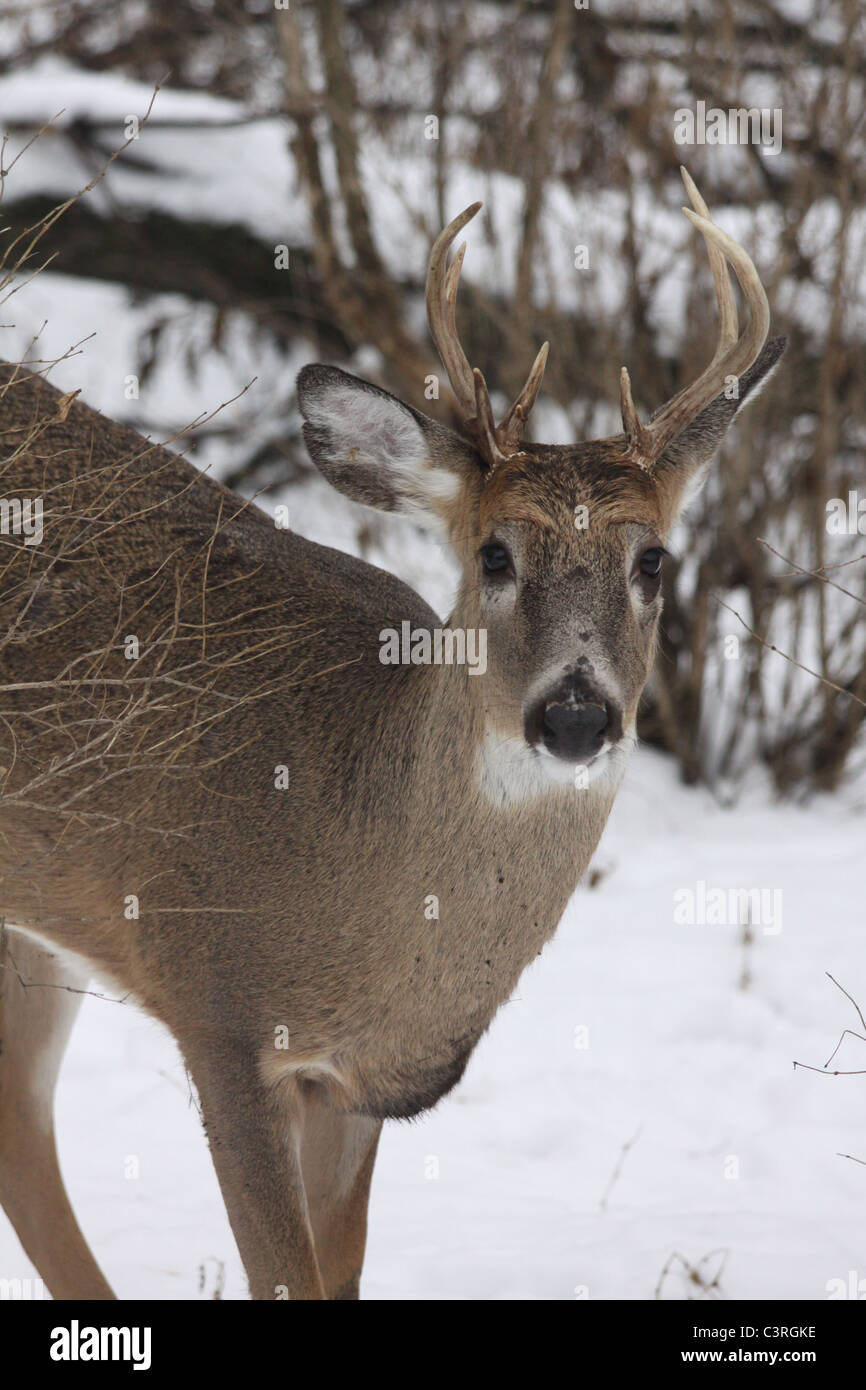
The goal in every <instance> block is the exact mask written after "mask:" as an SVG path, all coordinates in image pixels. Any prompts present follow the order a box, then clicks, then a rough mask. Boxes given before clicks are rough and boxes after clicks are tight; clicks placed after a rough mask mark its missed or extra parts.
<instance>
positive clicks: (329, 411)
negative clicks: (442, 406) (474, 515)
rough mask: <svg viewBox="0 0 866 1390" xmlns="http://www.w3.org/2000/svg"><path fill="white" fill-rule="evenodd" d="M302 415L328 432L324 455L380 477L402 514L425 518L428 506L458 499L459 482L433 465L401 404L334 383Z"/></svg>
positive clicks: (418, 429) (415, 424) (420, 432)
mask: <svg viewBox="0 0 866 1390" xmlns="http://www.w3.org/2000/svg"><path fill="white" fill-rule="evenodd" d="M306 416H307V419H308V420H309V421H310V423H311V424H312V425H315V426H316V427H318V428H322V429H326V430H328V431H329V432H330V436H331V447H330V449H329V451H328V453H329V456H330V457H331V458H332V459H333V461H334V462H335V463H341V464H346V463H349V462H351V464H352V467H353V468H356V469H357V470H358V472H359V473H363V472H365V471H366V472H369V473H373V474H377V475H379V476H380V477H381V476H383V475H384V478H385V480H386V482H387V484H388V486H389V487H390V488H391V490H392V491H393V492H395V493H396V494H397V496H398V497H399V498H400V500H401V502H402V506H401V508H400V510H401V512H403V513H406V514H409V515H416V516H417V519H418V520H424V519H428V518H427V517H426V512H427V509H428V508H430V507H433V506H434V505H435V503H436V502H448V501H450V500H451V499H453V498H454V497H456V495H457V492H458V491H459V487H460V482H459V479H458V478H457V476H456V475H455V474H453V473H448V472H446V471H445V470H444V469H442V468H434V467H432V465H431V463H430V455H429V451H428V448H427V441H426V439H425V437H424V431H423V430H422V429H421V427H420V425H419V424H418V422H417V420H416V419H415V418H414V416H413V415H411V414H410V412H409V411H408V410H405V409H404V408H403V406H402V405H400V404H399V402H397V401H392V400H389V399H388V398H387V397H386V396H379V395H377V394H376V393H375V392H373V391H363V390H360V391H359V390H358V388H357V387H355V386H348V385H347V386H341V385H336V386H330V387H329V388H328V389H327V390H326V391H321V392H319V393H317V394H315V395H314V396H312V398H311V399H310V398H308V399H307V402H306Z"/></svg>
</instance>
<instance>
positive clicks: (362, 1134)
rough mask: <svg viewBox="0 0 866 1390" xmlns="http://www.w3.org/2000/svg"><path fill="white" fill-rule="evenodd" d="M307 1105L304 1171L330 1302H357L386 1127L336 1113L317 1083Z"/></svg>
mask: <svg viewBox="0 0 866 1390" xmlns="http://www.w3.org/2000/svg"><path fill="white" fill-rule="evenodd" d="M302 1104H303V1111H302V1123H303V1128H302V1134H301V1168H302V1171H303V1174H304V1189H305V1191H306V1194H307V1203H308V1206H309V1212H310V1223H311V1225H312V1228H313V1237H314V1240H315V1246H316V1258H317V1260H318V1262H319V1269H320V1271H321V1274H322V1282H323V1284H324V1287H325V1297H326V1298H330V1299H355V1298H358V1297H359V1285H360V1280H361V1266H362V1265H363V1263H364V1247H365V1245H366V1241H367V1203H368V1201H369V1198H370V1182H371V1179H372V1177H373V1165H374V1164H375V1161H376V1148H377V1146H378V1143H379V1135H380V1133H381V1130H382V1123H381V1121H380V1120H371V1119H368V1118H367V1116H365V1115H347V1114H345V1113H342V1112H340V1111H338V1110H334V1109H333V1108H332V1107H331V1106H330V1105H329V1104H328V1101H327V1095H326V1092H325V1090H324V1088H323V1087H321V1086H318V1085H316V1084H315V1083H309V1084H308V1085H306V1086H305V1087H304V1089H303V1100H302Z"/></svg>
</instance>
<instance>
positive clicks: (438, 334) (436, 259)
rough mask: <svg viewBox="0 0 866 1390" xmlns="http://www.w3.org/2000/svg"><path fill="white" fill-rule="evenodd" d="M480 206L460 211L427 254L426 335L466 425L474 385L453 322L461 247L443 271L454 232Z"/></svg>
mask: <svg viewBox="0 0 866 1390" xmlns="http://www.w3.org/2000/svg"><path fill="white" fill-rule="evenodd" d="M480 208H481V203H472V205H471V206H470V207H468V208H464V210H463V212H461V213H460V214H459V215H458V216H457V217H455V218H454V221H453V222H449V223H448V226H447V227H446V228H445V229H444V230H443V231H441V232H440V233H439V235H438V237H437V238H436V240H435V241H434V243H433V246H432V249H431V251H430V261H429V263H428V266H427V321H428V323H429V325H430V335H431V337H432V339H433V342H434V343H435V344H436V350H437V352H438V353H439V356H440V357H441V359H442V365H443V367H444V368H445V370H446V372H447V373H448V380H449V381H450V382H451V386H452V389H453V391H454V394H455V396H456V397H457V404H458V406H459V407H460V412H461V414H462V415H463V417H464V419H465V420H466V422H467V423H469V422H470V421H471V420H473V419H474V418H475V415H476V408H475V382H474V379H473V376H472V368H471V367H470V365H469V362H468V360H467V357H466V354H465V352H464V351H463V348H462V347H461V346H460V339H459V338H458V336H457V324H456V319H455V302H456V299H457V282H458V280H459V279H460V267H461V266H462V264H463V255H464V253H465V249H466V248H465V246H461V248H460V250H459V251H458V253H457V256H456V257H455V259H454V262H453V264H452V266H451V268H450V270H449V269H448V268H447V261H448V251H449V249H450V247H451V244H452V242H453V241H454V238H455V237H456V236H457V234H458V232H460V231H462V230H463V228H464V227H465V226H466V223H467V222H470V221H471V220H472V218H473V217H474V216H475V214H476V213H477V212H478V211H479V210H480Z"/></svg>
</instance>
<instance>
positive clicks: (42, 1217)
mask: <svg viewBox="0 0 866 1390" xmlns="http://www.w3.org/2000/svg"><path fill="white" fill-rule="evenodd" d="M86 984H87V977H86V976H82V975H80V974H78V973H77V972H75V970H74V968H72V967H70V966H69V965H68V964H67V963H66V962H65V961H62V960H61V959H60V958H59V957H57V956H55V955H53V954H52V953H51V951H50V949H49V948H48V947H45V946H42V945H40V944H39V943H37V942H35V941H33V940H32V939H30V938H28V937H26V936H22V935H20V934H19V933H18V932H10V931H8V930H6V929H4V928H2V927H0V1205H2V1206H3V1208H4V1209H5V1211H6V1214H7V1216H8V1217H9V1220H10V1221H11V1223H12V1225H13V1227H14V1228H15V1232H16V1234H17V1236H18V1239H19V1240H20V1242H21V1244H22V1246H23V1247H24V1249H25V1251H26V1252H27V1255H28V1257H29V1258H30V1259H31V1260H32V1262H33V1264H34V1265H35V1266H36V1268H37V1270H38V1271H39V1274H40V1276H41V1278H42V1279H43V1280H44V1282H45V1284H46V1286H47V1288H48V1289H49V1290H50V1292H51V1294H52V1295H53V1297H54V1298H64V1299H65V1298H82V1299H105V1298H113V1297H114V1294H113V1293H112V1291H111V1288H110V1287H109V1285H108V1284H107V1283H106V1281H105V1278H104V1277H103V1274H102V1271H101V1270H100V1268H99V1266H98V1265H97V1263H96V1261H95V1260H94V1258H93V1256H92V1255H91V1253H90V1250H89V1248H88V1246H87V1243H86V1241H85V1239H84V1236H83V1235H82V1234H81V1230H80V1228H79V1225H78V1222H77V1221H76V1219H75V1215H74V1213H73V1211H72V1208H71V1206H70V1205H69V1198H68V1197H67V1195H66V1188H65V1187H64V1185H63V1178H62V1176H61V1173H60V1166H59V1163H58V1159H57V1148H56V1145H55V1141H54V1088H55V1084H56V1081H57V1073H58V1071H59V1069H60V1063H61V1061H62V1059H63V1053H64V1051H65V1049H66V1044H67V1042H68V1040H69V1034H70V1032H71V1031H72V1025H73V1023H74V1021H75V1016H76V1014H77V1013H78V1009H79V1005H80V1004H81V995H80V994H76V993H73V992H71V989H70V987H72V989H76V988H77V989H82V988H83V987H84V986H85V985H86Z"/></svg>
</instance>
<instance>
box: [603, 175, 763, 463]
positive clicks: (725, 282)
mask: <svg viewBox="0 0 866 1390" xmlns="http://www.w3.org/2000/svg"><path fill="white" fill-rule="evenodd" d="M680 173H681V174H682V176H683V183H684V184H685V186H686V192H687V193H688V195H689V199H690V201H691V204H692V208H694V211H692V208H683V212H684V213H685V215H686V217H687V218H688V219H689V221H690V222H692V223H693V224H694V226H696V227H697V229H698V231H699V232H702V233H703V238H704V241H705V242H706V246H707V255H708V257H709V261H710V269H711V270H712V272H713V281H714V283H715V287H716V298H717V300H718V303H719V341H718V344H717V346H716V351H715V353H714V354H713V360H712V362H710V364H709V366H708V367H707V368H706V370H705V371H703V372H702V373H701V375H700V376H699V377H698V379H697V381H693V382H692V384H691V386H687V387H685V389H684V390H682V391H680V392H678V393H677V395H676V396H673V397H672V398H671V399H670V400H669V401H668V403H667V405H664V406H662V408H661V410H659V411H657V412H656V414H655V415H654V416H653V417H652V419H651V420H650V421H649V423H648V424H646V425H642V424H641V422H640V419H639V418H638V413H637V411H636V410H635V407H634V401H633V400H632V395H631V382H630V380H629V375H628V372H627V370H626V368H625V367H623V369H622V372H621V373H620V397H621V402H622V426H623V429H624V431H625V436H626V453H627V454H628V456H629V457H631V458H632V459H633V460H634V461H635V463H638V464H640V466H641V467H642V468H644V469H646V470H647V471H648V472H649V471H651V470H652V467H653V464H654V463H655V462H656V460H657V459H658V458H659V457H660V455H661V454H663V453H664V451H665V449H666V448H667V446H668V445H669V444H670V442H671V440H672V439H675V438H676V436H677V435H678V434H679V433H680V432H681V431H682V430H683V429H685V427H686V425H688V424H690V423H691V421H692V420H694V419H695V418H696V416H698V415H700V413H701V411H702V410H703V409H704V408H705V407H706V406H708V405H709V404H710V401H713V400H715V398H716V396H718V395H719V394H720V393H721V391H722V390H723V389H724V387H725V382H726V379H727V378H728V377H731V376H735V377H739V376H742V374H743V372H745V371H747V370H748V368H749V367H751V365H752V363H753V362H754V360H755V358H756V357H757V356H758V353H759V352H760V351H761V348H762V347H763V346H764V343H765V342H766V341H767V334H768V332H769V330H770V306H769V304H768V303H767V296H766V294H765V293H764V287H763V285H762V284H761V281H760V279H759V278H758V272H757V270H756V269H755V267H754V265H753V264H752V261H751V259H750V258H749V256H748V255H747V254H746V252H745V251H744V250H743V248H742V246H740V245H739V244H738V243H737V242H736V241H734V239H733V238H732V237H729V236H728V234H727V232H723V231H722V229H721V227H717V226H716V224H715V223H714V222H712V221H711V220H710V212H709V208H708V207H707V205H706V203H705V202H704V200H703V198H702V197H701V195H700V193H699V192H698V190H697V188H696V187H695V184H694V181H693V180H692V179H691V178H690V177H689V175H688V173H687V172H686V170H685V169H683V168H680ZM727 261H729V262H730V264H731V265H732V266H733V268H734V274H735V275H736V277H737V279H738V281H739V283H740V288H741V290H742V291H743V297H744V299H745V301H746V304H747V305H748V309H749V321H748V323H747V324H746V327H745V329H744V331H743V334H742V336H740V333H739V327H738V321H737V306H736V304H735V302H734V292H733V288H732V286H731V280H730V276H729V274H728V267H727V264H726V262H727Z"/></svg>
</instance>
